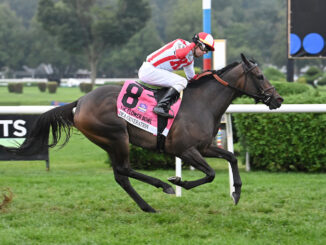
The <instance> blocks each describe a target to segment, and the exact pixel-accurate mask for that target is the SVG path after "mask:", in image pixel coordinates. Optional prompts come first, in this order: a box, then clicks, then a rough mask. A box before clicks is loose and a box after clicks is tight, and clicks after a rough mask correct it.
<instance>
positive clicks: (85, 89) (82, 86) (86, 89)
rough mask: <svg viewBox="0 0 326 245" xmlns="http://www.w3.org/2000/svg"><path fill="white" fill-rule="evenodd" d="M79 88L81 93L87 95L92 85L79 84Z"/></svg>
mask: <svg viewBox="0 0 326 245" xmlns="http://www.w3.org/2000/svg"><path fill="white" fill-rule="evenodd" d="M79 88H80V91H81V92H84V93H88V92H90V91H92V89H93V85H92V84H91V83H80V84H79Z"/></svg>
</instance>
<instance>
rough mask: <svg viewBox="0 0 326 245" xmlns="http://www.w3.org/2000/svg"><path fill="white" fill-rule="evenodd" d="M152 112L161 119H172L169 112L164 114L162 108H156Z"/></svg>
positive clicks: (172, 116)
mask: <svg viewBox="0 0 326 245" xmlns="http://www.w3.org/2000/svg"><path fill="white" fill-rule="evenodd" d="M153 112H154V113H155V114H157V115H160V116H162V117H167V118H174V115H171V114H170V113H169V112H166V111H165V110H164V109H163V108H162V107H158V106H156V107H155V108H154V110H153Z"/></svg>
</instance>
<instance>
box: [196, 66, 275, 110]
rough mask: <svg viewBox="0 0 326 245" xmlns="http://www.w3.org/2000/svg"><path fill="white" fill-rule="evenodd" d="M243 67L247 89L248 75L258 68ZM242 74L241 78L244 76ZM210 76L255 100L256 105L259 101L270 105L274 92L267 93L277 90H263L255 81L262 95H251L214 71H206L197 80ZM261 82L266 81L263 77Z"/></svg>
mask: <svg viewBox="0 0 326 245" xmlns="http://www.w3.org/2000/svg"><path fill="white" fill-rule="evenodd" d="M242 67H243V70H244V73H243V74H244V75H245V82H244V88H246V86H247V80H248V79H247V77H248V74H250V72H251V71H252V70H253V69H254V68H256V67H257V64H255V65H253V66H251V67H250V68H249V69H246V67H245V65H244V64H243V63H242ZM243 74H241V76H242V75H243ZM209 75H212V76H213V77H214V78H215V80H216V81H218V82H219V83H220V84H222V85H223V86H225V87H229V88H231V89H233V90H236V91H237V92H238V93H240V94H245V95H247V96H249V97H251V98H253V99H255V101H256V103H258V102H259V101H262V102H263V103H265V104H267V105H268V103H269V101H270V100H271V98H272V96H273V92H272V93H271V94H266V92H268V91H269V90H271V89H272V90H273V91H274V90H275V88H274V87H270V88H267V89H265V90H264V89H263V88H262V87H261V86H260V84H258V83H257V82H255V80H254V85H255V87H256V89H257V91H259V93H260V94H251V93H248V92H247V91H245V90H243V89H240V88H237V87H236V86H233V85H231V84H230V83H228V82H227V81H225V80H223V79H222V78H221V77H220V76H219V75H217V74H216V73H214V71H204V72H202V73H200V74H199V75H198V77H197V78H196V80H198V79H200V78H202V77H205V76H209ZM259 80H260V81H262V80H264V78H263V77H261V78H259Z"/></svg>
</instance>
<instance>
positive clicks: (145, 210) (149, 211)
mask: <svg viewBox="0 0 326 245" xmlns="http://www.w3.org/2000/svg"><path fill="white" fill-rule="evenodd" d="M142 210H143V211H144V212H146V213H156V210H155V209H154V208H152V207H147V208H142Z"/></svg>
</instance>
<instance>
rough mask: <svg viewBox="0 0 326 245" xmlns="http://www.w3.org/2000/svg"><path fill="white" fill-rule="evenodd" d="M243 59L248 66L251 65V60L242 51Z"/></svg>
mask: <svg viewBox="0 0 326 245" xmlns="http://www.w3.org/2000/svg"><path fill="white" fill-rule="evenodd" d="M241 59H242V61H243V62H244V63H245V64H246V66H248V67H250V66H251V64H250V61H249V60H248V59H247V57H246V56H245V55H244V54H243V53H241Z"/></svg>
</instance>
